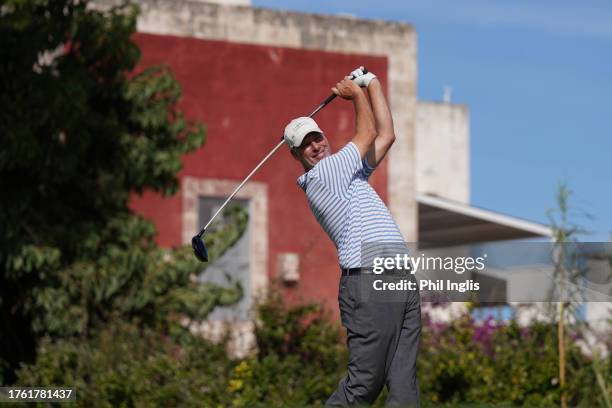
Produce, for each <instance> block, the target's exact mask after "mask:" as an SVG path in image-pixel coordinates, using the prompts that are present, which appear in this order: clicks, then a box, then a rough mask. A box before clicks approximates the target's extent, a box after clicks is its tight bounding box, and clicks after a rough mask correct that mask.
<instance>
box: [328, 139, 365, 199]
mask: <svg viewBox="0 0 612 408" xmlns="http://www.w3.org/2000/svg"><path fill="white" fill-rule="evenodd" d="M317 167H318V179H319V180H320V181H321V183H322V184H323V185H324V186H325V187H327V188H328V189H329V190H331V192H332V193H334V194H335V195H337V196H340V197H343V196H344V195H345V193H346V192H347V190H348V188H349V186H350V184H351V181H352V180H353V178H354V177H355V175H356V174H357V172H359V171H360V170H361V169H362V168H363V164H362V162H361V156H360V155H359V150H358V149H357V146H355V144H354V143H353V142H349V143H348V144H347V145H346V146H344V147H343V148H342V149H341V150H340V151H339V152H337V153H334V154H332V155H331V156H329V157H327V158H326V159H323V160H321V161H320V162H319V163H318V164H317Z"/></svg>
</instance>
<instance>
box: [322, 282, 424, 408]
mask: <svg viewBox="0 0 612 408" xmlns="http://www.w3.org/2000/svg"><path fill="white" fill-rule="evenodd" d="M379 278H380V276H372V275H368V276H364V275H360V276H342V278H341V279H340V288H339V293H338V301H339V304H340V316H341V319H342V325H343V326H344V327H345V328H346V330H347V346H348V350H349V361H348V373H347V376H346V377H345V378H343V379H342V380H341V381H340V383H339V384H338V388H337V389H336V391H334V393H333V394H332V396H331V397H329V399H328V400H327V402H326V405H329V406H343V407H344V406H355V405H369V404H372V403H373V402H374V401H375V400H376V398H377V397H378V395H379V394H380V392H381V390H382V387H383V386H384V385H385V384H386V385H387V388H388V390H389V395H388V397H387V401H386V405H389V406H401V407H404V406H418V405H419V385H418V381H417V378H416V359H417V354H418V349H419V340H420V334H421V306H420V298H419V292H418V290H404V291H389V290H387V291H374V290H372V284H373V282H374V280H376V279H379ZM390 279H392V280H393V279H395V281H397V278H390ZM409 279H410V280H413V281H414V278H413V277H410V278H409ZM385 281H389V279H387V278H385ZM415 282H416V281H415Z"/></svg>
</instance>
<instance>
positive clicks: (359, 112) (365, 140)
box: [332, 69, 376, 160]
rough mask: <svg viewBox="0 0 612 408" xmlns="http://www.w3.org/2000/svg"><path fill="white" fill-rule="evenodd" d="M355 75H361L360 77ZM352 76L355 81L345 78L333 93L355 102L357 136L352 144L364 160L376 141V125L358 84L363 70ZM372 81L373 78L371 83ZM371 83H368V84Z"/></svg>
mask: <svg viewBox="0 0 612 408" xmlns="http://www.w3.org/2000/svg"><path fill="white" fill-rule="evenodd" d="M357 71H359V72H357ZM355 74H359V76H356V75H355ZM351 75H354V76H355V79H354V80H351V77H350V76H347V77H345V78H344V79H343V80H342V81H340V82H338V83H337V84H336V86H335V87H333V88H332V92H333V93H334V94H336V95H338V96H340V97H341V98H343V99H346V100H351V101H353V105H354V107H355V136H353V140H352V142H353V143H354V144H355V146H357V149H358V150H359V155H360V156H361V159H362V160H363V158H364V157H365V156H366V154H367V153H368V150H370V148H371V147H372V146H373V144H374V140H375V139H376V125H375V122H374V113H373V112H372V108H371V107H370V102H369V101H368V98H367V97H366V95H365V93H363V92H362V91H361V89H360V87H359V85H358V83H357V81H359V78H361V77H364V76H365V75H363V70H361V69H357V70H354V71H353V72H352V73H351ZM371 80H372V78H370V80H369V81H371ZM369 81H367V83H368V84H369ZM361 83H364V84H365V83H366V80H365V79H363V80H361Z"/></svg>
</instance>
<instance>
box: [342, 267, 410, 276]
mask: <svg viewBox="0 0 612 408" xmlns="http://www.w3.org/2000/svg"><path fill="white" fill-rule="evenodd" d="M340 270H341V271H342V276H357V275H409V274H410V271H409V270H403V269H394V270H388V271H387V270H385V271H384V272H382V273H380V274H375V273H374V271H373V270H372V268H340Z"/></svg>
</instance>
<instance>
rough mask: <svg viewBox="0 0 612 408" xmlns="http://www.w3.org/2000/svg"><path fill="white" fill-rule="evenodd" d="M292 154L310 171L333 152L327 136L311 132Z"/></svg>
mask: <svg viewBox="0 0 612 408" xmlns="http://www.w3.org/2000/svg"><path fill="white" fill-rule="evenodd" d="M292 153H293V156H294V157H295V158H296V159H298V160H299V161H300V162H301V163H302V165H303V166H304V169H306V170H310V169H311V168H313V167H314V165H315V164H317V163H318V162H319V161H321V160H323V159H324V158H326V157H327V156H329V155H331V150H330V147H329V142H328V141H327V138H326V137H325V136H323V135H322V134H320V133H317V132H311V133H309V134H307V135H306V137H305V138H304V140H303V141H302V144H301V145H300V147H298V148H296V149H294V150H293V151H292Z"/></svg>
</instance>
